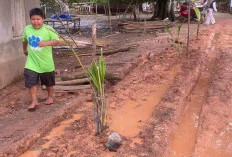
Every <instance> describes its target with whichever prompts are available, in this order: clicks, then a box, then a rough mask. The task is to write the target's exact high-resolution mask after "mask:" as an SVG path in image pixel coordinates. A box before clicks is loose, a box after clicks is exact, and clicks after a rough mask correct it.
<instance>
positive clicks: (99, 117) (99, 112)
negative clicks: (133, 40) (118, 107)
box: [88, 51, 107, 134]
mask: <svg viewBox="0 0 232 157" xmlns="http://www.w3.org/2000/svg"><path fill="white" fill-rule="evenodd" d="M105 73H106V65H105V61H104V59H103V52H102V51H101V56H100V58H99V61H93V62H92V63H91V65H90V67H89V69H88V75H89V78H90V79H91V81H92V86H93V91H94V92H93V93H94V112H95V113H94V114H95V129H96V133H97V134H99V133H100V132H101V131H103V130H104V129H105V127H106V114H107V104H106V100H105V91H104V81H105Z"/></svg>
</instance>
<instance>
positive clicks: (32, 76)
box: [23, 8, 59, 111]
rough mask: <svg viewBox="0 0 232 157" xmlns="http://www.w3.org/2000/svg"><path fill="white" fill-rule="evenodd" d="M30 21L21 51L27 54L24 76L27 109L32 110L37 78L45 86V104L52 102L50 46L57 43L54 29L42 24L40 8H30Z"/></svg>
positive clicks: (52, 72) (52, 62)
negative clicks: (27, 99) (27, 94)
mask: <svg viewBox="0 0 232 157" xmlns="http://www.w3.org/2000/svg"><path fill="white" fill-rule="evenodd" d="M30 22H31V25H28V26H26V27H25V29H24V34H23V51H24V54H25V55H26V56H27V61H26V65H25V71H24V78H25V86H26V87H27V88H29V93H30V96H31V104H30V106H29V107H28V110H29V111H34V110H35V109H36V107H37V105H38V100H37V88H38V84H39V80H40V81H41V85H45V86H46V90H47V92H48V97H47V99H46V101H45V104H46V105H50V104H53V102H54V99H53V86H54V85H55V73H54V70H55V66H54V61H53V57H52V46H55V45H57V44H58V43H59V41H58V39H59V37H58V35H57V34H56V32H55V31H54V29H53V28H52V27H50V26H48V25H44V24H43V22H44V14H43V12H42V10H41V9H39V8H34V9H31V10H30Z"/></svg>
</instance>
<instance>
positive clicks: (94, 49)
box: [92, 22, 97, 60]
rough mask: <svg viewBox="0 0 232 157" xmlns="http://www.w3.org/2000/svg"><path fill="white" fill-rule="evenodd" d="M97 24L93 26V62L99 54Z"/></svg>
mask: <svg viewBox="0 0 232 157" xmlns="http://www.w3.org/2000/svg"><path fill="white" fill-rule="evenodd" d="M96 41H97V24H96V23H95V22H94V24H93V25H92V60H94V58H95V56H96V53H97V45H96Z"/></svg>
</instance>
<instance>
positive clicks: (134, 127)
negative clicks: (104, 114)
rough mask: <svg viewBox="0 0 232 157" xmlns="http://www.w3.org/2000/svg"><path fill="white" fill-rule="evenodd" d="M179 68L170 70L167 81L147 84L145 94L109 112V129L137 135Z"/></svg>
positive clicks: (123, 133) (178, 66) (132, 135)
mask: <svg viewBox="0 0 232 157" xmlns="http://www.w3.org/2000/svg"><path fill="white" fill-rule="evenodd" d="M180 69H181V66H180V65H177V66H175V67H173V68H172V69H171V70H170V74H169V75H170V77H169V78H170V79H169V81H168V83H166V84H160V85H152V86H147V91H148V94H147V95H138V96H137V99H136V100H126V101H125V102H124V104H125V105H124V106H123V107H122V108H121V109H119V110H117V111H114V112H113V113H112V114H111V115H112V123H111V124H110V130H113V131H116V132H117V133H119V134H121V135H123V136H126V137H134V136H136V135H138V134H139V132H140V130H141V128H142V126H143V125H144V124H145V122H146V121H147V120H148V119H149V118H150V117H151V115H152V113H153V111H154V109H155V106H156V105H157V104H158V103H159V102H160V100H161V98H162V97H163V95H164V93H165V92H166V90H167V89H168V86H169V84H170V83H172V82H173V80H174V78H175V76H176V75H177V74H178V72H179V71H180ZM142 94H143V93H142Z"/></svg>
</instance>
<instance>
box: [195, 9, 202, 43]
mask: <svg viewBox="0 0 232 157" xmlns="http://www.w3.org/2000/svg"><path fill="white" fill-rule="evenodd" d="M194 11H195V13H196V15H197V23H198V24H197V39H198V34H199V30H200V24H201V12H200V10H199V8H198V7H195V8H194Z"/></svg>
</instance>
